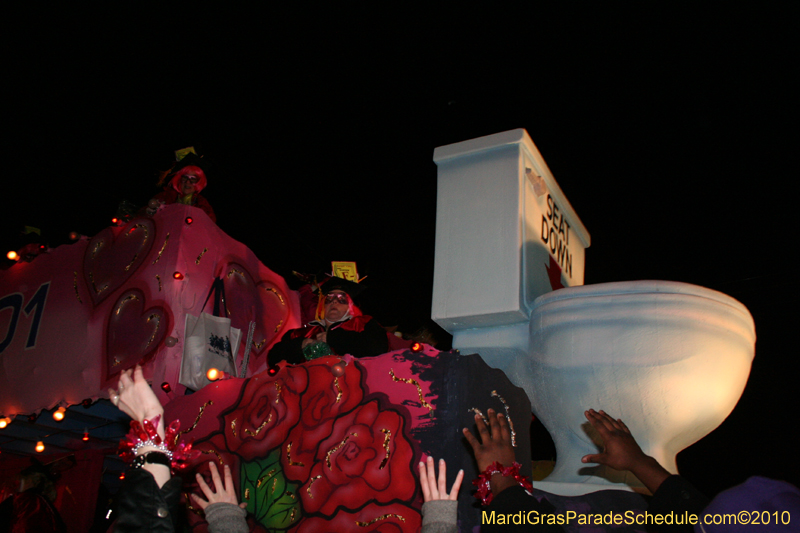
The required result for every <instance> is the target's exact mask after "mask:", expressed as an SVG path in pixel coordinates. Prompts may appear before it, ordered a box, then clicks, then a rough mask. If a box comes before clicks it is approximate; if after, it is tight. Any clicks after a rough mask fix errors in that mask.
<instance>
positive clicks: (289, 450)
mask: <svg viewBox="0 0 800 533" xmlns="http://www.w3.org/2000/svg"><path fill="white" fill-rule="evenodd" d="M286 462H287V463H289V466H306V465H305V464H303V463H295V462H294V461H292V443H291V442H290V443H289V444H287V445H286Z"/></svg>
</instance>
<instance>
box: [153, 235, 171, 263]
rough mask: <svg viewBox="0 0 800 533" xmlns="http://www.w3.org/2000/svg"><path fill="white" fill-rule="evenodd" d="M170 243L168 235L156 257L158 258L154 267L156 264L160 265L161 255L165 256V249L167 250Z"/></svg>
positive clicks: (154, 260) (154, 261)
mask: <svg viewBox="0 0 800 533" xmlns="http://www.w3.org/2000/svg"><path fill="white" fill-rule="evenodd" d="M168 241H169V233H167V236H166V237H165V238H164V244H162V245H161V250H159V252H158V255H157V256H156V258H155V259H153V264H154V265H155V264H156V263H158V260H159V259H161V254H163V253H164V248H166V247H167V242H168Z"/></svg>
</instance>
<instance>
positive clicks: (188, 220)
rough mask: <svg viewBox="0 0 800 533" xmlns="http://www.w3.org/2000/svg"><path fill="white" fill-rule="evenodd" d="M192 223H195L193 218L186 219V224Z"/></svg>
mask: <svg viewBox="0 0 800 533" xmlns="http://www.w3.org/2000/svg"><path fill="white" fill-rule="evenodd" d="M192 222H194V221H193V220H192V217H186V223H187V224H191V223H192Z"/></svg>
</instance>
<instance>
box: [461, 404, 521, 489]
mask: <svg viewBox="0 0 800 533" xmlns="http://www.w3.org/2000/svg"><path fill="white" fill-rule="evenodd" d="M486 421H488V422H489V423H488V425H487V424H486V422H485V421H484V419H483V417H482V416H481V415H479V414H476V415H475V425H476V426H477V429H478V435H479V436H480V440H478V438H477V437H475V435H473V434H472V432H471V431H470V430H469V429H467V428H464V429H463V433H464V437H466V439H467V442H469V444H470V446H472V451H473V453H474V454H475V461H476V462H477V463H478V470H479V471H480V472H482V474H481V475H480V477H479V483H476V484H477V485H478V497H479V499H481V500H482V503H483V504H484V505H488V504H489V503H490V502H491V501H492V499H493V498H494V497H495V496H497V495H498V494H500V493H501V492H503V491H504V490H506V489H507V488H509V487H513V486H515V485H522V486H523V488H526V489H528V490H529V489H530V485H531V484H530V481H528V480H527V478H525V477H524V476H521V475H520V473H519V467H520V465H519V463H517V462H516V457H515V455H514V447H513V445H512V444H511V428H510V427H509V425H508V418H507V417H506V416H505V415H503V414H499V415H498V414H497V413H496V412H495V410H494V409H489V410H488V411H487V412H486Z"/></svg>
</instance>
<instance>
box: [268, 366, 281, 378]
mask: <svg viewBox="0 0 800 533" xmlns="http://www.w3.org/2000/svg"><path fill="white" fill-rule="evenodd" d="M278 370H280V368H278V367H277V366H273V367H270V369H269V370H267V374H269V375H270V376H274V375H275V374H277V373H278Z"/></svg>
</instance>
